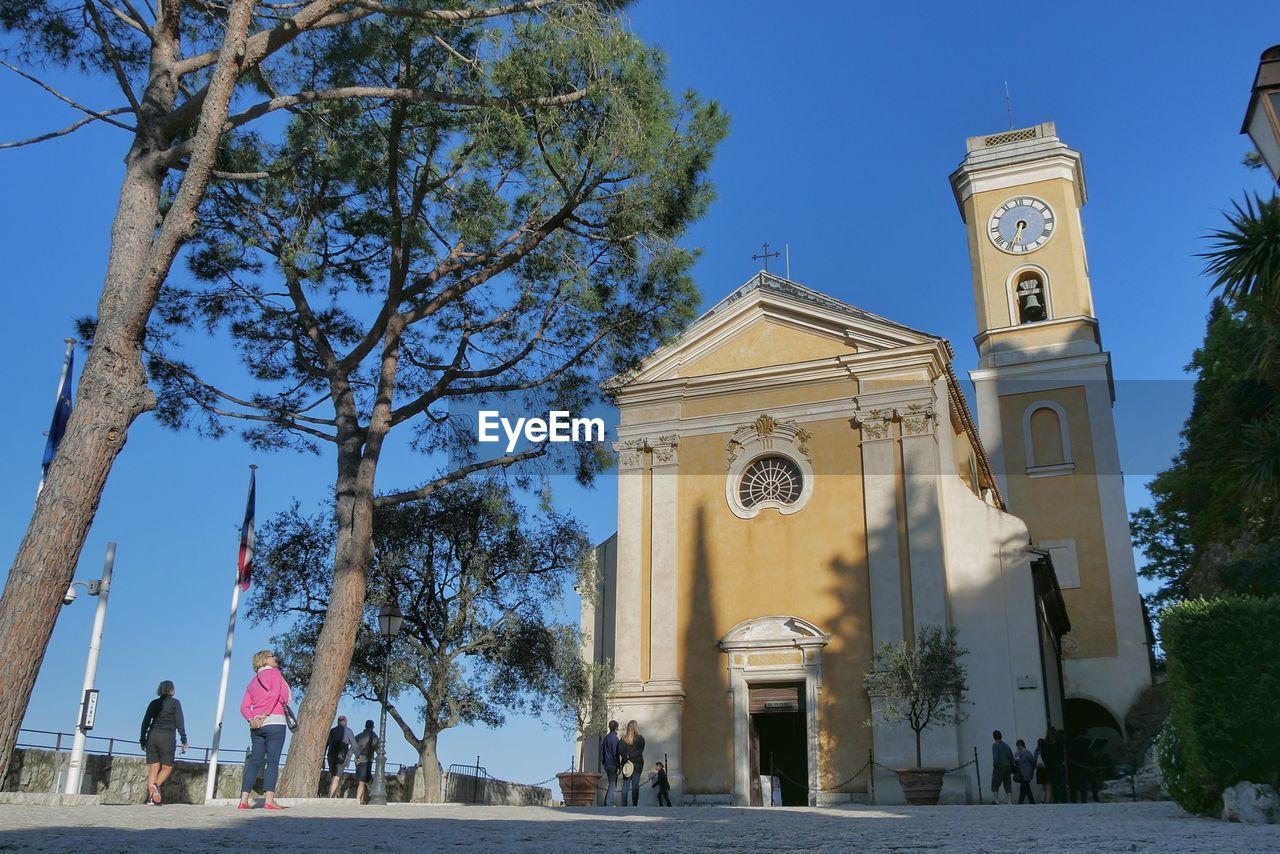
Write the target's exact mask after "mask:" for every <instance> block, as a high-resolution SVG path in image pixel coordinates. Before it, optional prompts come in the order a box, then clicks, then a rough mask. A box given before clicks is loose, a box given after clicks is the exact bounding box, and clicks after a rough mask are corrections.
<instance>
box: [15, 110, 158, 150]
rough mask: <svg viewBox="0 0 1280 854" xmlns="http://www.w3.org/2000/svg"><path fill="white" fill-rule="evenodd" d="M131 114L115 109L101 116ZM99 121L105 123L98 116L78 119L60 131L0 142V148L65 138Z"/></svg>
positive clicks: (129, 111) (127, 111) (128, 111)
mask: <svg viewBox="0 0 1280 854" xmlns="http://www.w3.org/2000/svg"><path fill="white" fill-rule="evenodd" d="M131 112H133V110H132V109H130V108H129V107H117V108H116V109H114V110H108V111H107V112H106V113H103V116H109V115H116V114H119V113H131ZM100 120H101V121H105V119H102V117H100V116H85V117H84V118H83V119H79V120H78V121H75V122H73V123H71V124H70V125H68V126H67V127H64V128H63V129H62V130H55V131H50V132H49V133H42V134H40V135H39V136H33V137H31V138H30V139H20V140H17V141H16V142H0V148H21V147H22V146H24V145H34V144H35V143H37V142H44V141H45V140H48V139H54V138H56V137H59V136H66V135H67V134H69V133H74V132H75V131H77V130H79V129H80V128H82V127H84V126H85V125H87V124H89V123H90V122H96V121H100ZM128 129H129V130H131V128H128Z"/></svg>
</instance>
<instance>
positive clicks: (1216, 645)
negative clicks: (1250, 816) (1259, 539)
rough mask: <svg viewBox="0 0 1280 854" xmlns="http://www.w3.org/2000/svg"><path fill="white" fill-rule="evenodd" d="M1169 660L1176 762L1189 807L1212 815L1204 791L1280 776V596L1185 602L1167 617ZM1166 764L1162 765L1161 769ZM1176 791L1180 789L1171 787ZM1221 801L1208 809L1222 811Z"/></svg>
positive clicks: (1163, 621)
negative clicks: (1201, 792) (1278, 734)
mask: <svg viewBox="0 0 1280 854" xmlns="http://www.w3.org/2000/svg"><path fill="white" fill-rule="evenodd" d="M1160 634H1161V641H1162V643H1163V645H1164V649H1165V653H1166V655H1167V656H1168V661H1169V682H1168V687H1169V696H1170V698H1171V699H1172V712H1171V714H1170V722H1171V723H1172V724H1173V726H1174V729H1175V732H1174V733H1173V734H1171V736H1170V739H1171V743H1170V744H1169V745H1166V748H1167V750H1168V752H1169V754H1170V758H1171V767H1172V768H1173V769H1174V770H1175V772H1176V773H1182V774H1184V776H1185V779H1184V781H1183V786H1184V792H1185V793H1186V794H1185V797H1186V798H1187V801H1186V802H1184V801H1183V800H1182V799H1181V798H1179V797H1178V796H1177V795H1176V794H1175V795H1174V796H1175V799H1176V800H1178V803H1180V804H1182V806H1183V807H1185V808H1186V809H1188V810H1190V811H1193V812H1201V813H1203V812H1205V811H1206V807H1205V805H1204V803H1203V800H1202V798H1201V797H1200V796H1199V794H1198V793H1199V792H1200V790H1201V788H1202V787H1203V788H1206V789H1207V790H1209V791H1213V792H1215V793H1216V794H1218V795H1220V794H1221V792H1222V790H1223V789H1225V788H1227V787H1228V786H1234V785H1235V784H1236V783H1239V782H1241V781H1242V780H1248V781H1250V782H1254V783H1270V784H1272V785H1275V784H1276V783H1277V782H1278V779H1277V777H1278V776H1280V774H1278V771H1280V738H1278V737H1277V735H1276V734H1277V733H1280V701H1278V698H1280V667H1277V666H1276V662H1280V598H1277V597H1272V598H1268V599H1259V598H1256V597H1251V596H1229V597H1224V598H1221V599H1212V600H1207V601H1206V600H1197V601H1190V602H1182V603H1179V604H1177V605H1173V606H1171V607H1169V608H1166V609H1165V610H1164V611H1163V612H1162V613H1161V616H1160ZM1161 767H1162V768H1163V767H1164V766H1163V764H1162V766H1161ZM1169 792H1170V794H1174V789H1173V787H1172V786H1170V787H1169ZM1218 806H1219V805H1218V803H1217V801H1216V798H1215V801H1214V804H1213V806H1212V807H1211V808H1209V812H1216V811H1217V809H1218Z"/></svg>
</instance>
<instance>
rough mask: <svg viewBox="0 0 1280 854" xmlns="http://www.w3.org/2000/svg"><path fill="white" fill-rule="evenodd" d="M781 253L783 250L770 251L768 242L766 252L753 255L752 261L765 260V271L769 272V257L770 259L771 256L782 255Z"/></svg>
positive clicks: (765, 246) (765, 247)
mask: <svg viewBox="0 0 1280 854" xmlns="http://www.w3.org/2000/svg"><path fill="white" fill-rule="evenodd" d="M781 254H782V253H781V252H770V251H769V244H768V243H766V244H765V245H764V254H763V255H752V256H751V260H752V261H764V271H765V272H766V273H767V272H769V259H770V258H777V257H778V256H779V255H781Z"/></svg>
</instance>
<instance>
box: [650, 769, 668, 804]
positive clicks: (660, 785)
mask: <svg viewBox="0 0 1280 854" xmlns="http://www.w3.org/2000/svg"><path fill="white" fill-rule="evenodd" d="M653 767H654V771H655V772H656V773H655V774H654V775H653V777H652V778H650V779H652V780H653V788H655V789H657V790H658V806H660V807H669V806H671V782H670V781H669V780H668V779H667V767H666V766H665V765H663V764H662V763H661V762H657V763H655V764H654V766H653Z"/></svg>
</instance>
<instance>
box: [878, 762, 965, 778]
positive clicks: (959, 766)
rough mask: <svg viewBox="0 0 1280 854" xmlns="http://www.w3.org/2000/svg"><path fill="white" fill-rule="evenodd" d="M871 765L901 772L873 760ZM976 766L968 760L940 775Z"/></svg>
mask: <svg viewBox="0 0 1280 854" xmlns="http://www.w3.org/2000/svg"><path fill="white" fill-rule="evenodd" d="M873 763H874V764H875V766H876V767H877V768H883V769H884V770H886V771H893V772H894V773H897V772H898V771H899V770H902V769H899V768H890V767H889V766H888V765H882V764H880V763H879V762H874V760H873ZM976 764H978V760H976V759H970V760H969V761H968V762H966V763H964V764H963V765H957V766H956V767H954V768H947V769H946V770H944V771H943V772H942V773H943V774H951V773H953V772H955V771H959V770H960V769H962V768H968V767H969V766H970V765H976ZM854 776H855V777H856V776H857V775H856V774H855V775H854Z"/></svg>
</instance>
